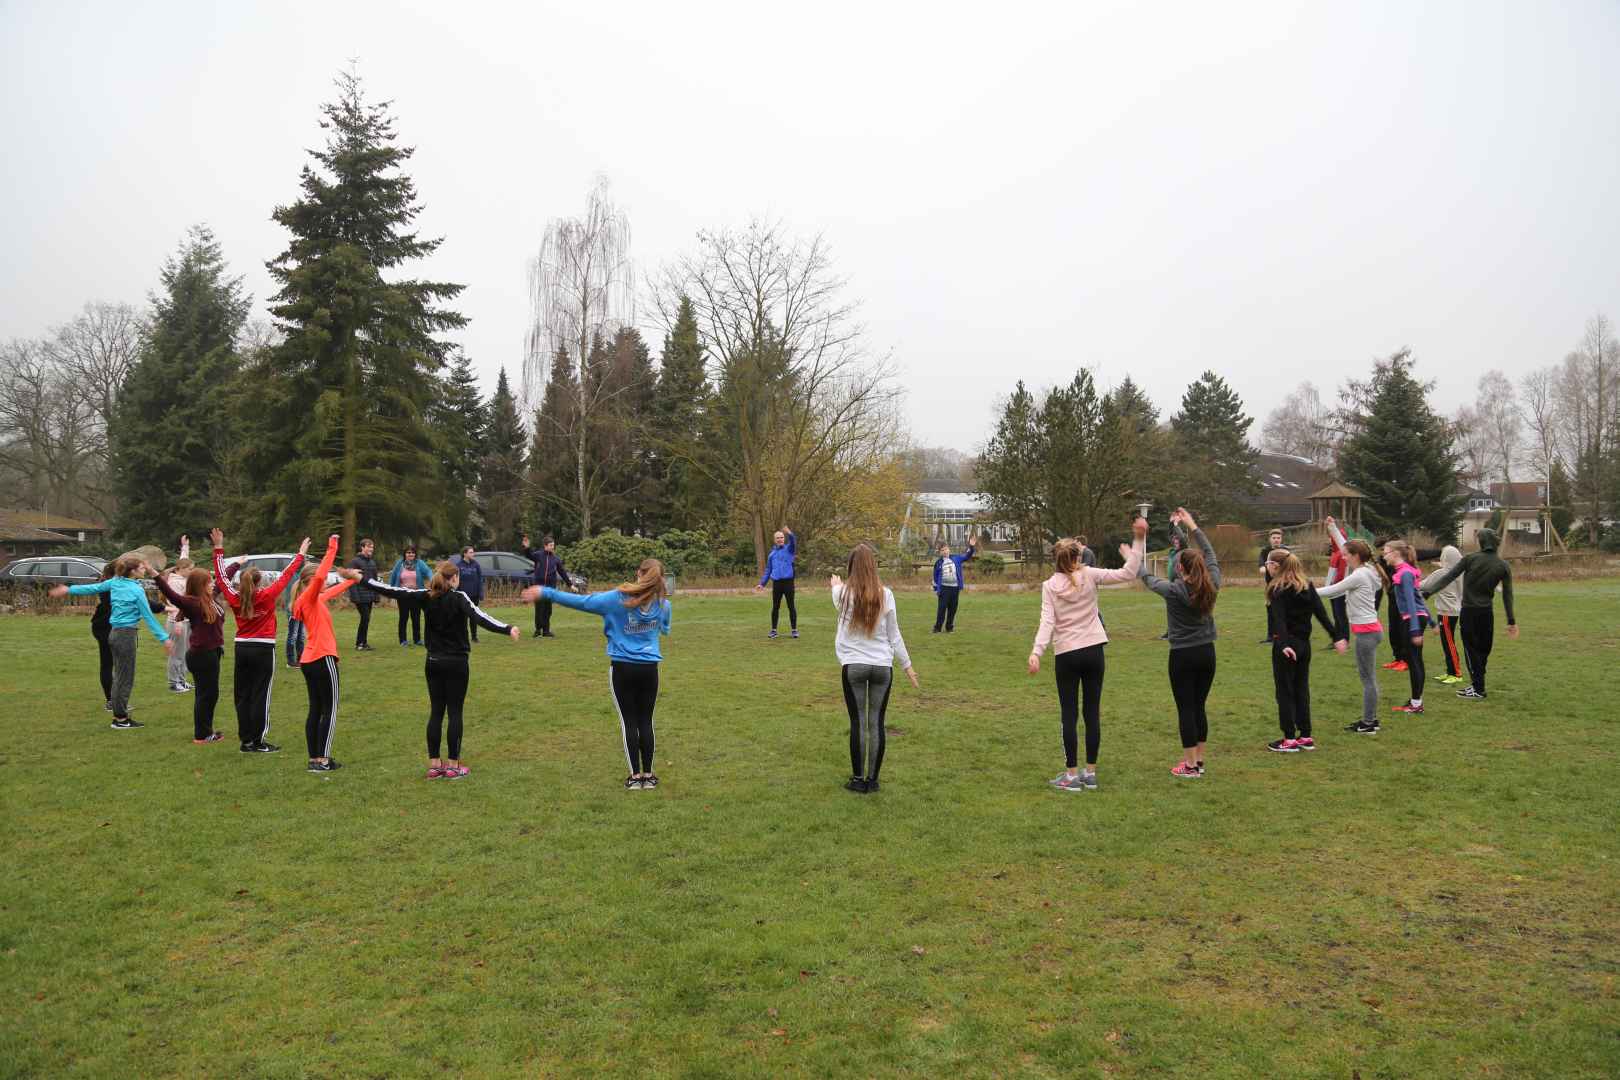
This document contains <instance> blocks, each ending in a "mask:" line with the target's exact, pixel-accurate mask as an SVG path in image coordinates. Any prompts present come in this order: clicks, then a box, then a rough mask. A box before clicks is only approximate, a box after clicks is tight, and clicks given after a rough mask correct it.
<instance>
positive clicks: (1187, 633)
mask: <svg viewBox="0 0 1620 1080" xmlns="http://www.w3.org/2000/svg"><path fill="white" fill-rule="evenodd" d="M1170 525H1171V527H1172V528H1176V527H1178V526H1179V527H1181V528H1183V529H1184V530H1185V531H1186V533H1187V534H1188V535H1189V536H1191V537H1192V542H1193V546H1192V547H1187V548H1183V549H1182V550H1181V551H1180V552H1179V553H1177V554H1176V555H1175V566H1174V568H1173V569H1174V573H1173V576H1172V578H1171V580H1169V581H1164V580H1162V579H1160V578H1157V577H1154V576H1153V575H1152V574H1150V573H1148V570H1147V564H1146V563H1145V562H1144V563H1143V564H1142V570H1141V577H1142V584H1144V585H1146V586H1147V587H1148V588H1150V589H1152V590H1153V591H1154V592H1156V593H1158V594H1159V595H1160V596H1162V597H1163V598H1164V607H1165V613H1166V615H1167V616H1168V618H1169V623H1170V629H1169V631H1168V633H1167V634H1166V636H1167V637H1168V639H1169V641H1170V693H1171V695H1172V696H1173V697H1174V698H1175V699H1176V717H1177V721H1178V723H1179V725H1180V728H1181V761H1180V762H1178V763H1177V764H1176V765H1175V767H1174V768H1172V769H1171V770H1170V775H1172V776H1176V777H1181V778H1183V779H1197V778H1198V777H1201V776H1203V775H1204V744H1205V743H1206V742H1208V741H1209V713H1208V711H1207V710H1206V709H1205V703H1206V702H1207V701H1208V700H1209V688H1210V687H1211V686H1213V685H1214V683H1215V615H1214V612H1215V599H1216V597H1217V595H1218V594H1219V593H1220V588H1221V563H1220V560H1219V559H1217V558H1216V557H1215V549H1214V548H1213V547H1211V546H1210V543H1209V540H1208V538H1207V537H1205V536H1204V533H1203V530H1202V529H1200V528H1199V527H1198V522H1196V521H1194V520H1193V516H1192V514H1190V513H1188V512H1187V508H1186V507H1184V506H1178V507H1177V508H1176V512H1175V513H1173V514H1171V515H1170Z"/></svg>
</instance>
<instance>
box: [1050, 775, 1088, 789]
mask: <svg viewBox="0 0 1620 1080" xmlns="http://www.w3.org/2000/svg"><path fill="white" fill-rule="evenodd" d="M1047 783H1048V784H1051V785H1052V786H1053V787H1055V788H1057V789H1058V790H1059V791H1084V790H1086V779H1085V775H1084V774H1083V773H1075V774H1074V775H1073V776H1070V775H1069V774H1068V773H1067V772H1060V773H1058V774H1057V775H1056V776H1054V777H1052V779H1050V780H1048V781H1047Z"/></svg>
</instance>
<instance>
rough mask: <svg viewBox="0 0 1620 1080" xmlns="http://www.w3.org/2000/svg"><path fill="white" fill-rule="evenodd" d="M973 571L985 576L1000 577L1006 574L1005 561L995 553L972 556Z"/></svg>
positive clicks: (989, 552)
mask: <svg viewBox="0 0 1620 1080" xmlns="http://www.w3.org/2000/svg"><path fill="white" fill-rule="evenodd" d="M973 569H974V570H976V571H977V572H979V573H981V574H984V575H986V576H995V577H1000V576H1001V575H1002V574H1005V573H1006V572H1007V560H1006V559H1005V558H1004V557H1003V556H1002V555H1001V554H1000V553H999V552H995V551H986V552H983V553H982V554H979V555H975V556H973Z"/></svg>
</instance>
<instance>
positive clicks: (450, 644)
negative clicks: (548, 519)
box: [365, 559, 522, 780]
mask: <svg viewBox="0 0 1620 1080" xmlns="http://www.w3.org/2000/svg"><path fill="white" fill-rule="evenodd" d="M365 584H366V585H367V586H368V587H369V588H371V589H373V590H374V591H376V592H379V593H381V594H382V595H384V596H388V597H392V598H393V599H394V600H396V601H398V602H399V610H400V615H401V617H403V616H404V615H405V614H406V613H407V612H408V613H410V614H411V615H412V616H413V619H414V618H420V620H421V622H423V623H426V624H427V636H426V641H427V662H426V665H425V666H424V669H423V673H424V674H425V675H426V677H427V688H428V722H427V752H428V769H427V778H428V779H429V780H440V779H444V780H459V779H461V778H462V777H463V776H466V775H467V774H468V772H470V771H471V770H470V769H468V768H467V766H466V765H465V764H463V762H462V760H461V711H462V706H463V705H464V704H465V703H466V701H467V683H468V680H469V679H470V678H471V671H470V669H469V668H468V665H467V657H468V655H469V654H470V653H471V652H472V641H471V640H470V638H469V636H468V632H467V631H468V626H469V624H470V625H472V626H483V627H485V628H487V629H489V630H491V631H493V632H494V633H497V634H505V635H506V636H508V637H510V638H511V639H512V640H513V641H516V640H518V638H519V637H521V636H522V634H521V632H520V631H519V630H518V628H517V627H515V626H508V625H507V624H505V623H503V622H501V621H500V620H499V619H497V618H495V617H494V616H492V615H490V614H488V613H487V612H485V611H484V609H483V608H481V607H479V606H478V605H477V604H475V603H473V601H472V600H471V599H470V598H469V597H468V596H467V594H466V593H464V592H462V591H461V588H460V586H461V568H460V567H459V566H458V565H457V564H456V563H454V562H452V561H450V560H449V559H446V560H445V561H443V562H441V563H440V564H439V565H438V567H437V568H435V570H434V572H433V576H432V578H430V579H429V580H428V583H427V588H425V589H407V588H403V587H401V586H398V585H385V584H384V583H383V582H381V581H377V580H371V581H367V582H366V583H365ZM447 717H448V730H446V724H445V722H446V718H447ZM441 734H443V735H444V736H445V737H446V739H445V741H446V742H447V744H448V745H447V750H448V751H449V753H448V756H446V757H440V756H439V739H440V735H441Z"/></svg>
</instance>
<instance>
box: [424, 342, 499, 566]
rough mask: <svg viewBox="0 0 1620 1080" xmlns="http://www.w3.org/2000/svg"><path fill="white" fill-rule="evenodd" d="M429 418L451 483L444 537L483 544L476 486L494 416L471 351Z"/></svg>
mask: <svg viewBox="0 0 1620 1080" xmlns="http://www.w3.org/2000/svg"><path fill="white" fill-rule="evenodd" d="M429 418H430V420H431V422H432V424H433V429H434V434H435V436H436V438H437V440H438V443H439V450H440V454H441V455H442V457H443V462H444V475H445V479H446V481H447V486H448V491H446V493H445V495H446V499H445V517H446V522H445V524H446V525H447V526H448V530H449V531H448V533H447V534H446V535H445V536H443V537H441V539H443V540H445V541H446V542H447V546H449V547H455V548H460V547H461V546H462V545H463V544H468V543H471V544H474V545H477V543H478V539H481V538H482V533H481V531H477V530H481V529H482V525H483V520H482V515H481V514H479V513H478V512H477V510H478V507H477V505H476V499H477V492H476V485H477V483H478V472H479V467H480V465H481V463H482V460H483V456H484V436H485V429H486V427H487V426H488V422H489V419H488V416H487V410H486V408H485V405H484V399H483V396H482V395H481V394H480V393H479V392H478V376H477V375H476V374H475V373H474V372H473V368H472V361H471V360H469V359H468V358H467V354H466V353H463V352H460V351H459V350H458V351H457V353H456V359H455V362H454V363H453V365H452V366H451V369H450V372H449V374H448V375H447V376H446V377H445V379H444V381H443V386H442V387H441V389H440V391H439V394H438V396H437V399H436V400H435V402H434V403H433V406H432V408H431V410H430V412H429Z"/></svg>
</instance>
